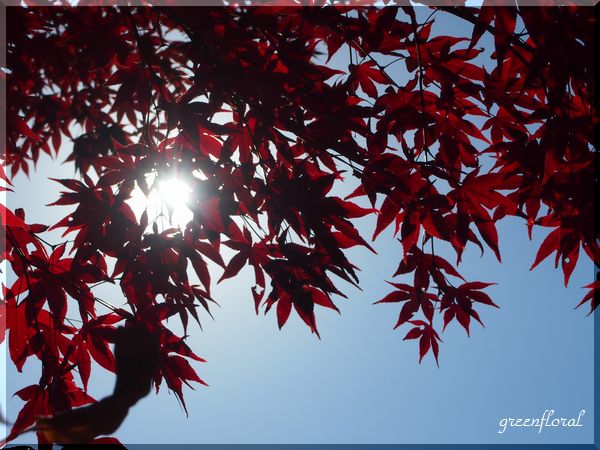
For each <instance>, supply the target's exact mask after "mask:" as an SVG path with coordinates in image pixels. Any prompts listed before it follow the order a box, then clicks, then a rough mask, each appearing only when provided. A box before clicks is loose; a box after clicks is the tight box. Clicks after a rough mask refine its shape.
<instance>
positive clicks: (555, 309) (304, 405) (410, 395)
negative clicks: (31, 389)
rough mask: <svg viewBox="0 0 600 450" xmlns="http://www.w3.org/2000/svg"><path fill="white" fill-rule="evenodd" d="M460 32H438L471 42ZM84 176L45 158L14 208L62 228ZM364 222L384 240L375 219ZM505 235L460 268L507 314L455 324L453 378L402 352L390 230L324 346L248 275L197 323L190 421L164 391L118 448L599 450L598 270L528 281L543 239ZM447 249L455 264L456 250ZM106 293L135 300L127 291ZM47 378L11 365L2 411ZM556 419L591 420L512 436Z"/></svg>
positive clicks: (446, 364)
mask: <svg viewBox="0 0 600 450" xmlns="http://www.w3.org/2000/svg"><path fill="white" fill-rule="evenodd" d="M440 17H441V16H440ZM459 23H460V22H456V21H453V20H447V21H444V22H442V23H441V25H440V27H441V29H442V30H443V31H444V32H449V33H451V31H450V30H453V31H455V32H457V33H461V32H462V33H465V32H464V31H461V30H458V29H457V28H456V27H457V26H458V24H459ZM470 29H471V28H468V30H469V31H467V32H466V33H470ZM482 45H485V43H484V44H482ZM62 159H64V157H62ZM62 159H61V160H62ZM72 175H73V169H72V167H70V166H66V165H60V164H59V162H56V161H55V162H52V161H50V160H49V159H48V158H46V157H45V156H43V157H42V158H41V160H40V164H39V165H38V169H37V171H35V172H33V174H32V176H31V179H30V180H28V179H27V178H26V177H24V176H23V175H22V174H20V175H18V176H17V178H16V179H15V180H14V182H15V194H9V195H8V205H9V206H10V207H11V208H17V207H23V208H24V209H25V210H26V212H27V214H28V216H27V219H28V221H29V222H43V223H50V222H54V221H56V220H58V219H60V218H62V217H63V216H64V215H66V214H67V212H68V211H69V209H68V208H46V207H45V206H44V205H46V204H48V203H50V202H52V201H54V200H55V199H56V198H57V196H58V190H59V189H58V185H57V184H56V183H54V182H52V181H50V180H48V179H47V177H48V176H52V177H58V178H68V177H71V176H72ZM347 188H348V187H347V186H343V187H342V188H341V189H343V190H346V189H347ZM357 223H358V226H359V230H360V231H361V232H362V234H363V235H365V236H371V235H372V232H373V229H374V219H373V218H368V219H364V220H361V221H358V222H357ZM498 231H499V235H500V250H501V253H502V258H503V263H502V264H499V263H498V262H497V261H496V259H495V257H494V256H493V254H492V252H491V251H487V252H486V253H485V254H484V255H483V256H480V252H479V250H478V249H477V248H470V249H469V250H467V251H466V252H465V254H464V257H463V262H462V264H461V265H460V267H459V270H460V272H461V273H462V274H463V275H464V276H465V278H467V279H468V280H470V281H474V280H478V281H489V282H497V283H498V285H497V286H493V287H490V288H489V289H488V290H487V291H488V292H489V293H490V295H491V296H492V298H493V300H494V301H495V302H496V303H497V304H498V305H499V306H500V309H498V310H496V309H494V308H489V307H482V308H480V309H479V312H480V315H481V318H482V320H483V322H484V324H485V326H486V328H485V329H483V328H482V327H481V326H479V325H478V324H473V326H472V332H471V337H467V336H466V334H465V332H464V330H463V329H462V328H460V327H459V325H458V324H457V323H452V324H451V325H450V326H449V327H448V328H447V329H446V331H445V332H444V333H443V334H442V336H441V337H442V339H443V341H444V342H443V343H442V344H441V352H440V367H439V368H438V367H436V365H435V362H434V360H433V358H432V356H431V355H428V356H427V357H426V358H424V360H423V363H422V364H421V365H419V364H418V349H417V345H418V344H417V342H416V341H403V340H402V338H403V337H404V335H405V334H406V331H407V329H406V328H405V327H403V328H401V329H400V330H396V331H394V330H393V329H392V327H393V325H394V324H395V322H396V319H397V315H398V312H399V306H398V305H375V306H374V305H372V303H373V302H374V301H376V300H379V299H380V298H382V297H383V296H384V295H386V294H387V293H388V292H390V289H391V288H390V286H389V285H388V284H387V283H385V280H391V275H392V274H393V272H394V271H395V269H396V267H397V264H398V261H399V259H400V254H401V246H400V244H399V243H398V242H395V243H394V241H393V238H392V236H391V230H387V231H386V232H384V233H383V234H382V235H381V236H380V237H379V238H378V239H377V241H375V243H374V247H375V249H376V250H377V252H378V255H373V254H371V253H370V252H368V251H366V250H363V249H352V250H351V251H349V255H350V259H351V261H353V262H355V264H357V265H358V266H359V267H360V268H361V269H362V271H361V272H360V279H361V287H362V292H361V291H358V290H356V289H353V288H352V287H351V286H342V287H343V289H342V290H343V291H344V292H345V293H346V294H347V295H348V297H349V299H348V300H344V299H341V298H340V299H338V300H337V301H336V304H337V305H338V307H339V308H340V310H341V315H338V314H337V313H335V312H333V311H331V310H326V309H322V308H321V309H319V310H318V311H317V322H318V326H319V331H320V333H321V337H322V339H321V340H318V339H317V338H316V336H315V335H311V333H310V331H309V329H308V328H307V327H306V326H305V325H304V324H303V323H302V322H301V320H300V319H299V318H298V317H297V316H294V315H292V317H291V318H290V320H289V321H288V323H287V324H286V326H285V327H284V328H283V330H281V331H280V330H279V329H278V328H277V324H276V318H275V316H274V315H273V314H269V315H267V316H266V317H264V316H263V315H262V313H261V315H260V316H256V315H255V313H254V306H253V302H252V298H251V294H250V287H251V286H252V285H253V276H252V273H251V271H250V270H248V269H247V268H246V269H244V270H243V271H242V272H241V273H240V275H239V276H238V277H237V278H236V279H234V280H229V281H226V282H224V283H222V284H221V285H218V286H215V290H214V297H215V298H216V299H217V301H218V302H219V303H220V305H221V307H220V308H215V309H214V310H213V314H214V317H215V320H214V321H212V320H211V319H210V318H209V317H206V318H205V320H204V321H203V331H200V330H199V329H198V328H197V327H196V328H194V327H192V328H191V331H190V335H191V336H190V338H189V343H190V345H191V347H192V348H193V350H194V351H196V353H197V354H199V355H200V356H202V357H204V358H205V359H207V361H208V362H207V363H206V364H202V365H199V366H197V368H198V373H199V375H200V377H201V378H203V379H204V380H205V381H206V382H207V383H208V384H209V385H210V387H202V386H198V388H197V389H196V390H195V391H192V390H189V389H187V390H186V391H184V392H185V396H186V403H187V406H188V411H189V417H186V415H185V413H184V412H183V410H182V409H181V407H180V406H179V405H178V403H177V400H176V398H175V396H174V395H173V394H169V393H168V392H167V390H166V389H161V391H160V393H159V394H158V395H154V394H151V395H149V396H148V397H146V398H145V399H143V400H142V401H140V402H139V404H138V405H136V406H135V407H134V408H132V410H131V411H130V413H129V416H128V418H127V419H126V421H125V423H124V424H123V425H122V427H121V428H120V429H119V430H118V432H117V433H116V434H115V436H116V437H118V438H119V439H121V440H122V442H124V443H174V442H179V443H265V444H266V443H532V444H543V443H591V442H592V441H593V426H592V425H593V419H594V411H593V394H594V382H593V380H594V368H593V320H592V318H591V317H587V318H586V317H585V313H587V310H586V311H584V310H575V311H574V310H573V308H574V306H575V305H576V304H577V303H578V302H579V300H580V299H581V297H582V296H583V294H584V290H583V289H581V287H582V286H583V285H585V284H588V283H589V282H591V280H592V278H593V268H592V264H591V263H590V262H589V261H588V260H587V259H586V258H581V260H580V262H579V264H578V266H577V268H576V270H575V272H574V273H573V276H572V279H571V282H570V284H569V288H568V289H567V288H565V287H564V286H563V277H562V273H561V272H560V271H558V270H555V269H554V267H553V264H552V261H550V259H551V258H549V259H548V260H547V261H544V262H543V263H542V264H541V265H540V266H539V267H538V268H536V269H535V270H534V271H532V272H530V271H529V267H530V266H531V263H532V262H533V259H534V256H535V252H536V250H537V248H538V247H539V244H540V243H541V241H542V240H543V238H544V237H545V234H546V231H545V230H542V229H534V236H533V240H532V241H529V239H528V237H527V231H526V227H525V224H524V223H523V221H522V220H517V219H505V220H504V221H502V222H500V223H499V224H498ZM55 236H56V235H55ZM56 239H58V238H56ZM436 251H437V252H438V253H439V254H441V255H442V256H445V257H446V258H447V259H448V260H449V261H454V259H455V257H454V256H453V253H452V252H448V251H447V249H446V248H445V247H444V246H441V245H440V246H439V247H436ZM215 278H216V277H215ZM9 281H10V278H9ZM96 294H97V295H98V296H99V297H102V298H107V299H109V300H112V302H113V304H120V303H122V300H119V299H122V296H121V294H120V293H119V291H118V289H112V290H111V289H110V288H104V287H102V288H100V289H99V290H98V291H97V292H96ZM440 328H441V327H440ZM38 376H39V372H38V367H36V365H35V363H30V364H28V365H26V366H25V371H24V374H17V373H16V371H15V369H14V368H13V367H12V365H10V363H9V365H8V367H7V391H8V396H9V398H8V399H7V401H3V402H2V404H3V405H7V406H6V407H7V408H8V415H9V418H12V419H13V420H14V417H15V414H16V412H17V411H18V409H19V408H20V405H21V402H20V401H19V400H18V399H11V398H10V395H11V394H12V393H13V392H14V391H16V390H17V389H19V388H21V387H23V386H26V385H28V384H31V383H34V382H35V381H36V378H37V377H38ZM112 387H113V375H111V374H108V373H106V372H104V371H103V370H102V369H101V368H99V367H96V368H95V373H93V375H92V380H91V383H90V392H91V394H92V395H93V396H95V397H97V398H100V397H102V396H104V395H108V394H109V393H110V392H111V391H112ZM0 393H1V392H0ZM7 402H8V403H7ZM547 409H553V410H555V411H556V414H555V415H556V416H557V417H561V416H562V417H569V418H570V417H573V416H575V417H576V416H577V415H578V414H579V413H580V411H581V410H582V409H584V410H585V411H586V413H585V415H584V416H583V418H582V423H583V427H580V428H545V429H544V430H543V431H542V432H541V433H538V430H537V429H532V428H520V429H518V428H509V429H507V430H506V432H505V433H503V434H500V433H498V431H499V421H500V420H501V419H502V418H507V417H513V418H519V417H521V418H535V417H540V416H542V414H543V413H544V410H547ZM32 439H33V435H32V434H29V435H26V436H23V438H22V439H21V440H20V441H21V442H23V443H26V442H29V443H31V441H32Z"/></svg>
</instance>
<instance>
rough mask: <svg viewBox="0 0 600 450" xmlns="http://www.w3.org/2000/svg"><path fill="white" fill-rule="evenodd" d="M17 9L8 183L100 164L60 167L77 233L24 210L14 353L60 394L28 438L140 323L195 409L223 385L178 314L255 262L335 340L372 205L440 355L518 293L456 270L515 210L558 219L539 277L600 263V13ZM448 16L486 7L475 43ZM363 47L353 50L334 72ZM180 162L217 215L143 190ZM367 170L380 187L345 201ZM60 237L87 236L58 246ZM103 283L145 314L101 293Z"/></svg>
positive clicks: (493, 239)
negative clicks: (598, 129)
mask: <svg viewBox="0 0 600 450" xmlns="http://www.w3.org/2000/svg"><path fill="white" fill-rule="evenodd" d="M7 10H8V13H7V32H6V35H7V70H6V71H5V72H3V73H4V74H5V75H3V76H5V77H6V82H7V83H6V86H7V90H6V98H7V143H6V147H5V152H4V156H3V165H4V167H5V168H6V172H5V171H4V169H2V170H1V171H0V178H2V179H3V180H4V182H5V186H6V187H5V188H4V189H11V186H12V184H11V179H12V178H14V177H15V176H16V175H17V174H18V173H20V172H23V173H25V174H29V171H30V168H31V167H32V166H33V165H35V164H36V162H37V161H38V160H39V157H40V155H41V154H42V153H46V154H48V155H50V156H52V157H57V156H58V155H59V154H60V155H61V156H62V155H64V156H65V157H66V160H67V161H72V162H73V163H74V165H75V167H76V168H77V170H78V175H77V177H75V178H74V179H62V180H56V181H57V183H60V186H61V189H62V191H61V193H60V195H59V197H58V198H57V199H56V201H55V202H54V203H53V204H52V206H65V207H67V208H70V209H69V213H68V215H67V216H66V217H65V218H64V219H62V220H60V221H59V222H57V223H55V224H35V223H29V222H28V221H27V218H26V216H25V211H23V210H22V209H9V208H7V207H6V206H1V207H0V211H1V212H2V228H3V229H4V231H5V233H6V239H5V241H4V244H5V245H4V247H3V249H2V253H0V255H1V258H2V260H6V261H7V263H8V265H9V267H10V269H11V270H12V272H13V273H14V275H15V282H14V283H12V284H11V285H10V286H6V287H4V288H3V300H2V303H1V306H0V318H1V319H2V321H3V322H5V323H6V329H7V335H8V348H9V353H10V357H11V360H12V361H13V363H14V364H15V366H16V367H17V369H18V370H22V368H23V365H24V364H25V362H26V361H27V360H28V359H29V358H31V357H35V358H37V359H39V360H40V361H41V362H42V373H41V377H40V381H39V383H38V384H35V385H32V386H28V387H25V388H24V389H21V390H20V391H19V392H17V395H18V396H19V397H20V398H21V399H22V400H24V401H25V402H26V403H25V406H24V407H23V409H22V410H21V412H20V413H19V415H18V417H17V420H16V422H15V424H14V426H13V429H12V432H11V436H12V437H14V436H16V435H17V434H18V433H20V432H22V431H23V430H25V429H27V428H28V427H30V426H31V425H32V424H33V423H34V422H35V420H36V417H38V416H53V415H55V414H58V413H61V412H63V411H66V410H69V409H71V408H73V407H79V406H82V405H85V404H87V403H90V402H93V401H94V399H93V398H91V397H90V396H89V395H88V394H87V383H88V380H89V377H90V373H91V368H92V362H95V363H97V364H99V365H100V366H102V367H103V368H105V369H107V370H110V371H115V370H116V365H115V357H114V355H113V353H112V351H111V348H110V344H111V343H113V342H114V340H115V335H116V334H115V333H116V330H117V326H119V325H125V326H126V327H140V326H143V328H144V329H145V330H146V331H147V332H149V333H151V334H152V335H153V336H154V338H155V339H156V341H157V342H158V343H159V345H158V347H159V349H160V350H159V353H160V355H159V358H158V363H157V366H156V370H155V371H154V375H153V378H154V382H155V384H156V386H157V388H158V386H159V385H160V383H161V381H162V380H164V381H165V382H166V385H167V386H168V388H170V389H172V390H173V391H175V393H176V394H177V396H178V397H179V399H180V400H181V401H182V402H183V392H182V387H183V384H184V383H185V384H188V385H189V383H190V382H192V381H193V382H199V383H203V381H202V380H201V379H200V378H199V377H198V375H197V374H196V369H195V368H194V367H192V365H191V364H190V361H191V360H195V361H203V360H202V359H201V358H200V357H198V356H196V354H195V353H194V352H193V351H192V350H191V349H190V348H189V347H188V345H187V344H186V343H185V339H184V337H181V336H177V335H176V334H175V333H174V332H173V331H171V330H170V329H169V328H167V326H166V325H165V321H166V319H167V318H169V317H171V316H174V315H176V316H178V317H179V318H180V319H181V323H182V325H183V329H184V334H187V331H186V330H187V326H188V320H189V318H190V317H191V318H192V319H194V320H196V321H198V322H199V321H200V318H199V313H198V309H199V308H200V309H202V310H205V311H206V312H207V313H209V305H210V303H211V302H213V301H214V300H213V298H212V296H211V285H212V276H213V275H214V273H211V272H212V271H211V270H209V264H216V265H217V266H220V267H221V268H222V270H223V273H222V276H221V277H220V280H225V279H228V278H232V277H235V276H236V275H238V274H239V273H240V271H241V270H242V269H243V268H244V267H246V266H250V267H251V269H252V270H253V272H254V280H255V283H254V286H253V287H252V289H251V293H252V298H253V300H254V304H255V308H256V311H257V313H258V312H259V311H260V310H261V309H263V310H264V311H265V312H266V311H269V310H270V309H271V308H274V309H275V311H276V318H277V322H278V324H279V326H280V327H282V326H283V325H284V324H285V323H286V322H287V320H288V319H289V317H290V315H291V314H292V311H294V312H295V314H297V315H298V316H299V317H300V319H301V320H302V321H304V322H305V323H306V325H307V326H308V327H309V328H310V330H311V331H312V332H314V333H317V334H318V329H317V321H316V315H315V311H316V309H317V308H316V306H320V307H325V308H331V309H334V310H337V307H336V305H335V304H334V299H335V297H336V296H342V297H345V294H344V293H343V292H342V291H341V290H340V288H339V286H338V284H339V279H341V280H344V281H345V282H347V283H350V284H352V285H357V284H358V282H359V279H358V276H357V269H358V268H357V266H355V265H354V264H353V263H352V262H351V261H350V260H349V259H348V257H347V252H345V250H347V249H349V248H352V247H356V246H362V247H365V248H368V249H371V247H370V245H369V243H368V241H367V239H365V237H363V236H361V234H360V233H359V231H358V230H357V228H356V221H355V219H357V218H361V217H364V216H368V215H376V217H377V223H376V228H375V230H374V234H373V239H375V238H376V237H377V236H378V235H379V234H380V233H381V232H383V231H384V230H386V229H388V228H389V227H393V228H394V230H393V231H394V233H395V235H396V236H397V237H398V241H399V244H398V264H399V265H398V268H397V270H396V272H395V273H394V274H393V277H397V279H395V280H394V281H391V282H390V284H391V286H393V288H394V290H393V291H392V292H391V293H390V294H389V295H387V296H386V297H385V298H383V299H381V300H380V301H379V302H378V303H400V304H401V305H402V306H401V308H400V312H399V318H398V321H397V323H396V327H400V326H404V327H407V328H408V332H407V334H406V337H405V339H418V340H419V355H420V359H422V358H423V357H424V356H425V355H426V354H427V353H428V352H429V351H430V350H431V351H432V353H433V355H434V356H435V359H436V361H437V358H438V352H439V342H440V340H441V339H440V335H439V333H438V331H441V330H436V327H435V323H436V318H437V317H440V318H441V320H442V322H443V328H445V327H446V326H447V325H448V324H449V323H450V322H452V321H453V320H456V321H457V322H458V323H459V324H460V325H461V326H462V327H464V329H465V330H466V332H467V333H469V327H470V323H471V320H472V319H474V320H476V321H478V322H481V320H480V317H479V314H478V309H479V307H480V306H481V305H488V306H496V305H495V303H494V302H493V301H492V299H491V298H490V297H489V295H488V294H487V293H485V292H484V289H486V288H487V287H488V286H490V284H491V283H484V282H479V281H468V280H467V279H465V278H463V275H462V274H461V273H459V272H458V270H457V268H456V266H457V265H458V263H459V262H460V260H461V256H462V254H463V252H464V250H465V248H466V247H467V246H468V245H470V246H471V245H475V246H478V247H479V248H481V250H482V251H483V250H484V247H488V248H489V249H490V250H491V251H492V252H493V253H494V254H495V255H496V256H497V258H498V260H500V258H501V255H500V250H499V242H498V233H497V230H496V223H497V222H498V221H499V220H501V219H502V218H504V217H506V216H517V217H520V218H522V220H524V221H525V222H526V224H527V226H528V227H529V231H530V232H531V230H532V228H533V227H545V228H548V229H549V230H550V232H549V234H548V236H547V238H546V239H545V241H544V242H543V244H542V245H541V247H540V249H539V251H538V254H537V257H536V258H535V261H534V262H533V266H536V265H537V264H539V263H540V262H541V261H542V260H543V259H545V258H546V257H548V256H550V255H551V254H553V253H554V254H555V255H554V257H555V263H556V265H558V263H559V262H560V263H561V265H562V270H563V272H564V281H565V284H567V283H568V281H569V277H570V275H571V273H572V272H573V269H574V267H575V265H576V263H577V260H578V257H579V254H580V250H581V249H583V253H584V254H585V255H586V256H587V257H589V258H590V259H591V260H592V261H593V262H594V263H595V264H596V265H598V264H599V262H600V261H599V259H600V258H599V256H598V255H599V252H598V250H599V249H598V235H597V232H596V231H595V230H594V227H593V224H594V220H593V219H594V218H593V211H594V208H593V191H594V187H595V183H596V177H595V175H594V170H595V168H596V164H597V159H596V158H595V157H594V156H595V149H594V148H593V144H592V142H593V140H592V138H593V130H594V127H595V125H596V124H597V115H596V112H595V111H596V110H595V108H593V106H592V105H593V99H592V95H593V92H592V86H593V68H592V62H593V54H592V42H593V25H594V16H593V10H592V9H591V8H580V7H574V6H573V7H563V8H555V7H536V8H529V7H521V8H517V7H515V6H513V7H510V6H502V7H493V6H489V7H488V6H485V7H483V8H481V9H478V8H470V7H453V8H450V7H442V6H440V7H430V8H429V9H428V10H427V14H421V13H419V14H417V12H416V11H415V9H414V8H412V7H411V6H403V7H395V6H388V7H385V8H376V7H366V6H357V7H350V6H344V7H333V6H331V7H283V6H272V7H268V8H263V7H250V6H244V7H214V8H185V7H129V8H128V7H87V8H76V7H53V8H50V7H36V8H21V7H9V8H7ZM443 15H453V16H457V17H458V18H460V19H461V20H464V23H465V24H466V26H465V30H466V31H465V36H460V37H456V36H446V35H443V34H441V35H440V34H435V33H434V32H433V30H435V27H434V24H435V22H436V20H437V19H439V18H440V17H441V16H443ZM521 27H522V28H523V29H524V31H521V32H519V31H518V30H517V28H521ZM485 33H489V34H490V35H491V36H493V46H492V47H491V48H482V47H481V45H479V42H480V39H481V38H482V36H483V35H484V34H485ZM340 54H344V55H345V54H348V55H349V61H346V64H345V65H344V64H335V65H334V64H332V63H331V61H332V58H333V60H335V58H338V59H339V55H340ZM486 58H487V59H486ZM483 61H486V62H485V63H484V62H483ZM398 73H401V74H402V76H398ZM69 143H71V144H72V145H67V144H69ZM173 174H177V176H178V177H179V178H180V179H182V180H183V181H185V183H186V184H187V185H188V186H190V188H191V191H192V194H191V198H190V199H189V201H188V206H189V208H190V210H191V211H192V213H193V216H192V218H191V220H190V221H189V222H188V223H187V224H185V225H182V226H180V227H172V228H167V229H165V228H164V227H163V228H160V227H159V226H158V222H157V219H155V218H152V217H149V215H148V213H147V212H144V213H143V214H141V215H140V216H138V215H136V214H135V213H134V211H133V210H132V207H131V204H130V199H131V196H132V193H133V192H134V191H135V190H136V189H139V190H141V191H142V192H144V193H145V194H148V193H149V192H150V191H151V190H152V189H153V188H154V185H156V183H157V182H159V181H160V180H162V179H167V178H169V177H170V176H172V175H173ZM150 176H151V177H150ZM150 179H153V180H155V181H154V182H149V180H150ZM344 179H346V180H354V181H355V182H356V185H357V187H356V189H355V190H354V192H353V193H352V194H351V195H349V196H348V197H347V198H340V197H339V196H336V195H335V193H334V192H335V190H334V185H336V183H339V182H341V181H342V180H344ZM356 199H359V200H356ZM56 229H57V230H61V231H62V232H63V233H64V234H63V236H68V237H69V239H70V240H69V243H68V244H66V243H64V242H63V243H59V244H50V243H49V242H48V239H47V236H48V233H50V232H52V230H56ZM436 241H437V242H446V243H448V244H449V245H450V246H451V248H453V249H454V251H455V253H456V257H457V259H456V264H453V263H451V262H449V261H448V260H446V259H444V258H442V257H441V256H439V255H437V254H436V253H435V246H434V243H435V242H436ZM223 247H227V248H228V249H229V250H230V251H231V252H233V253H232V254H233V256H232V257H231V258H230V259H229V260H228V261H227V262H226V261H224V260H223V257H222V255H223V253H224V248H223ZM231 252H230V253H231ZM390 272H392V270H390ZM332 275H333V276H335V278H332ZM334 280H336V281H334ZM102 283H116V284H118V285H119V286H120V288H121V291H122V293H123V296H124V299H125V301H126V305H127V307H126V308H121V307H116V306H114V305H112V304H111V303H109V302H106V301H105V300H103V299H100V298H98V297H97V296H96V294H95V293H94V288H95V287H96V286H98V285H99V284H102ZM588 287H589V288H590V291H589V293H588V294H587V295H586V296H585V297H584V299H583V300H582V302H581V304H584V303H589V304H590V306H591V310H593V309H594V308H596V306H597V300H596V298H597V297H596V296H595V292H596V290H597V289H598V281H595V282H594V283H592V284H590V285H589V286H588ZM373 300H376V299H373ZM99 306H101V307H102V308H108V309H109V312H107V313H106V314H100V313H99V309H98V308H99ZM74 314H77V315H78V319H77V323H74V321H73V320H71V319H70V317H73V315H74ZM1 339H4V335H2V338H1ZM74 369H76V370H77V373H78V375H77V377H76V376H75V375H74ZM184 405H185V404H184ZM47 436H48V433H41V432H40V433H38V439H39V440H40V442H47V439H48V438H47Z"/></svg>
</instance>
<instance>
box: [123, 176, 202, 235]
mask: <svg viewBox="0 0 600 450" xmlns="http://www.w3.org/2000/svg"><path fill="white" fill-rule="evenodd" d="M146 183H147V185H148V186H150V192H149V194H148V196H146V195H145V194H144V192H143V191H142V190H141V189H140V188H139V186H136V187H135V189H134V190H133V191H132V192H131V197H130V198H129V200H128V203H129V205H130V206H131V209H133V212H134V213H135V214H136V216H138V217H141V215H142V214H143V213H144V211H146V214H147V215H148V223H149V224H150V225H151V224H152V223H153V222H156V223H157V225H158V226H159V229H161V228H162V229H165V228H172V227H175V228H185V226H186V225H187V224H188V223H189V222H190V220H192V218H193V214H192V211H191V210H190V208H189V206H188V201H189V200H190V196H191V194H192V189H191V188H190V187H189V186H188V185H187V184H186V183H185V182H184V181H183V180H181V179H179V178H177V177H170V178H165V179H157V177H156V175H154V174H149V175H148V176H147V177H146Z"/></svg>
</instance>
